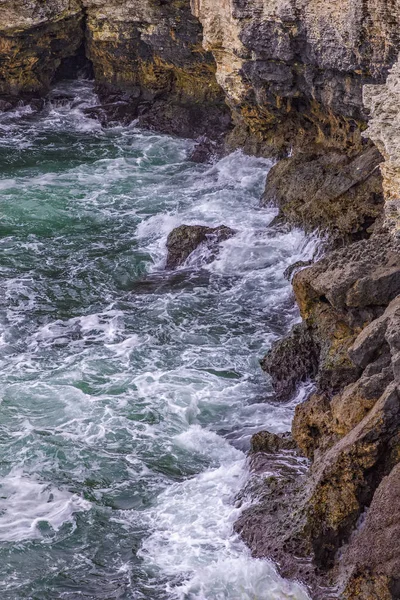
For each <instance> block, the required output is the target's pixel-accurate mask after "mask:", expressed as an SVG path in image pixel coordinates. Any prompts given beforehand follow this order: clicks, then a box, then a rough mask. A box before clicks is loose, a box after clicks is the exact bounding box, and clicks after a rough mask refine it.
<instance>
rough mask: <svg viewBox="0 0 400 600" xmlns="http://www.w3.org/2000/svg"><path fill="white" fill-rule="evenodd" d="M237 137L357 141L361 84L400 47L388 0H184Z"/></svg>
mask: <svg viewBox="0 0 400 600" xmlns="http://www.w3.org/2000/svg"><path fill="white" fill-rule="evenodd" d="M192 8H193V12H194V14H196V15H197V16H198V18H199V19H200V21H201V23H202V25H203V29H204V45H205V47H206V48H207V49H208V50H210V51H211V52H213V54H214V56H215V59H216V62H217V79H218V82H219V83H220V84H221V86H222V87H223V89H224V91H225V93H226V96H227V99H228V102H229V104H230V106H231V107H232V108H233V109H234V114H235V119H236V123H237V124H238V126H239V127H240V128H241V129H242V132H241V135H242V137H243V138H244V139H245V138H246V136H247V135H248V134H250V136H253V137H255V138H258V140H259V142H260V143H267V144H270V145H271V146H272V147H273V148H274V149H277V148H278V149H279V148H283V149H287V148H288V147H293V146H294V145H296V144H302V143H303V142H304V141H305V140H306V141H307V142H311V141H315V142H317V143H318V142H324V141H328V143H329V145H330V146H337V144H339V145H340V146H342V145H343V142H344V141H346V143H347V144H349V145H351V144H355V145H357V144H358V143H359V141H360V140H359V126H360V125H361V123H362V122H364V121H365V120H366V118H367V113H366V110H365V108H364V106H363V101H362V86H363V85H364V84H365V83H368V82H375V83H379V82H380V83H383V82H384V81H385V79H386V75H387V72H388V68H389V67H390V66H391V65H392V64H393V63H394V61H395V60H396V57H397V52H398V48H399V41H400V34H399V30H398V22H399V19H400V3H399V2H397V1H396V0H391V1H390V2H387V1H384V0H368V1H367V2H365V1H364V0H345V1H342V0H333V1H332V2H324V1H323V0H311V1H310V0H248V1H243V0H224V1H220V2H215V1H214V0H192Z"/></svg>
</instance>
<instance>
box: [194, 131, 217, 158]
mask: <svg viewBox="0 0 400 600" xmlns="http://www.w3.org/2000/svg"><path fill="white" fill-rule="evenodd" d="M220 152H221V147H220V146H218V144H217V143H216V142H215V141H213V140H210V139H209V138H207V137H205V136H202V137H201V138H199V139H198V140H196V144H195V146H194V148H193V150H192V151H191V153H190V154H189V156H188V158H189V160H191V161H192V162H196V163H207V162H210V161H211V160H212V158H213V157H214V156H216V155H218V154H219V153H220Z"/></svg>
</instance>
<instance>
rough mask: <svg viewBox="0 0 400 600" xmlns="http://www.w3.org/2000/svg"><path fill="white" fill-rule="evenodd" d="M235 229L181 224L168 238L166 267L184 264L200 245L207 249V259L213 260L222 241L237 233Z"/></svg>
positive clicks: (173, 267) (172, 267) (170, 267)
mask: <svg viewBox="0 0 400 600" xmlns="http://www.w3.org/2000/svg"><path fill="white" fill-rule="evenodd" d="M235 233H236V232H235V231H234V230H233V229H231V228H230V227H226V226H225V225H220V226H219V227H206V226H205V225H180V226H179V227H176V228H175V229H173V230H172V231H171V233H170V234H169V236H168V239H167V252H168V254H167V261H166V269H176V268H177V267H179V266H182V265H183V264H184V263H185V262H186V260H187V259H188V258H189V257H190V255H191V254H192V253H193V252H194V251H195V250H196V249H198V248H199V247H201V246H203V247H204V248H205V249H206V250H207V255H208V256H207V257H206V261H207V262H209V261H210V260H213V258H215V256H216V255H217V253H218V246H219V244H220V243H221V242H224V241H225V240H228V239H229V238H230V237H232V236H233V235H235Z"/></svg>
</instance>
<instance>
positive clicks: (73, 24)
mask: <svg viewBox="0 0 400 600" xmlns="http://www.w3.org/2000/svg"><path fill="white" fill-rule="evenodd" d="M82 53H83V54H84V56H85V57H86V59H87V60H88V61H90V63H91V65H92V68H93V72H94V77H95V81H96V84H97V88H98V92H99V94H100V98H101V100H102V104H103V110H102V112H100V111H99V113H98V114H99V115H100V116H101V117H102V118H109V119H117V120H121V121H125V122H128V121H131V120H132V119H136V118H139V119H140V121H141V123H142V125H144V126H148V127H152V128H156V129H158V130H159V131H165V132H167V133H171V134H176V135H181V136H185V137H198V136H201V135H203V134H205V133H208V135H209V136H211V137H214V138H216V137H219V136H222V135H223V133H224V132H225V131H226V130H227V128H229V125H230V114H229V110H228V107H227V106H226V104H225V96H224V93H223V90H222V89H221V88H220V86H219V85H218V83H217V81H216V78H215V71H216V65H215V61H214V59H213V56H212V54H211V53H209V52H207V51H206V50H205V49H204V47H203V45H202V29H201V25H200V23H199V22H198V20H197V19H196V18H195V17H194V16H193V15H192V13H191V11H190V3H189V1H188V0H187V1H186V0H173V1H171V2H165V1H164V0H143V1H141V2H138V1H133V0H131V1H129V0H126V1H121V0H112V1H107V2H106V1H104V0H54V1H51V2H46V3H43V2H41V1H39V0H18V1H17V2H14V0H12V1H11V0H2V1H1V2H0V95H2V96H3V101H4V100H5V101H7V102H8V103H10V104H13V103H14V102H15V101H16V100H17V99H21V98H23V97H26V98H29V96H31V97H32V96H35V95H43V94H45V93H46V92H47V91H48V89H49V86H50V84H51V83H52V82H53V81H54V80H56V79H57V78H58V76H59V75H60V74H61V76H63V75H65V68H64V65H65V62H66V61H69V63H70V65H72V66H73V62H74V58H75V59H76V60H78V59H79V60H81V59H82Z"/></svg>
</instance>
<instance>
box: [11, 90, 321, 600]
mask: <svg viewBox="0 0 400 600" xmlns="http://www.w3.org/2000/svg"><path fill="white" fill-rule="evenodd" d="M97 102H98V100H97V98H96V96H95V94H94V92H93V89H92V85H91V84H90V83H88V82H77V83H74V84H65V85H60V86H59V87H58V88H56V89H54V90H53V91H52V94H50V96H49V98H48V100H47V102H46V106H45V108H44V110H43V111H41V112H40V113H33V112H32V111H31V109H30V108H27V107H20V108H16V109H15V110H13V111H11V112H7V113H3V114H0V164H1V173H0V203H1V204H0V206H1V222H0V230H1V236H0V245H1V252H0V269H1V274H0V363H1V379H0V388H1V395H0V402H1V404H0V427H1V432H0V572H1V577H0V598H1V599H2V600H22V599H23V600H28V599H29V600H61V599H65V600H84V599H95V600H114V599H115V600H117V599H118V600H122V599H126V600H128V599H129V600H133V599H134V600H142V599H148V600H167V599H172V600H173V599H176V600H283V599H289V598H290V599H295V600H305V599H306V598H307V594H306V592H305V591H304V589H303V588H302V587H301V586H300V585H298V584H296V583H289V582H287V581H284V580H283V579H281V578H280V577H279V575H278V574H277V572H276V570H275V568H274V566H273V565H272V564H271V563H269V562H267V561H259V560H254V559H252V558H251V556H250V552H249V550H248V549H247V548H246V547H245V546H244V544H243V543H242V542H241V541H240V539H238V537H237V536H235V535H234V532H233V524H234V522H235V520H236V519H237V517H238V516H239V514H240V511H241V510H243V506H239V503H238V502H236V496H237V494H238V493H239V492H240V490H241V488H242V487H243V486H244V484H245V483H246V480H247V478H248V467H247V463H246V452H247V451H248V448H249V440H250V437H251V435H252V434H253V433H255V432H256V431H258V430H260V429H265V428H267V429H269V430H271V431H274V432H281V431H287V430H288V429H290V422H291V419H292V414H293V403H292V404H289V405H277V404H276V403H274V396H273V392H272V390H271V388H270V384H269V381H268V378H267V377H266V376H265V374H263V373H262V371H261V369H260V366H259V359H260V358H261V357H262V356H263V355H264V354H265V352H266V351H267V350H268V348H269V347H270V346H271V344H272V342H273V341H274V340H275V339H277V338H278V337H280V336H282V335H283V334H284V333H285V332H286V331H287V330H288V329H289V328H290V326H291V324H292V323H293V322H294V321H295V320H296V319H298V313H297V309H296V308H295V306H294V303H293V298H292V294H291V288H290V285H289V283H288V281H287V280H286V279H285V278H284V276H283V272H284V270H285V268H286V267H287V266H289V265H290V264H291V263H293V262H295V261H297V260H299V259H302V258H303V259H304V258H309V257H310V256H311V255H312V252H313V243H312V241H307V240H306V238H305V236H304V235H303V234H302V233H301V232H300V231H290V232H289V231H282V230H279V229H277V228H274V227H268V225H269V224H270V222H271V221H272V219H273V217H274V215H275V210H274V209H272V208H271V209H269V208H260V206H259V198H260V196H261V193H262V191H263V186H264V184H265V179H266V175H267V172H268V169H269V168H270V167H271V162H270V161H268V160H266V159H262V158H254V157H249V156H245V155H244V154H242V153H241V152H235V153H233V154H231V155H230V156H226V157H224V158H222V159H221V160H218V161H216V162H214V164H207V165H198V164H194V163H192V162H190V160H188V155H189V154H190V150H191V149H192V147H193V142H191V141H187V140H181V139H174V138H171V137H167V136H162V135H157V134H155V133H152V132H148V131H141V130H139V129H137V128H136V127H135V125H134V124H133V125H131V126H129V127H122V126H118V125H115V126H110V127H108V128H103V127H102V126H101V125H100V123H99V122H98V121H97V120H95V119H93V118H89V117H87V116H85V112H84V111H85V108H87V107H90V106H93V105H95V104H96V103H97ZM182 223H186V224H205V225H209V226H217V225H221V224H224V225H227V226H229V227H232V228H234V229H235V230H236V231H237V233H236V235H235V236H234V237H233V238H231V239H229V240H227V241H225V242H224V243H223V244H222V245H221V249H220V253H219V255H218V256H217V258H216V259H215V260H213V261H211V262H210V261H209V258H210V257H208V256H207V252H206V250H205V249H204V248H200V249H199V250H198V251H196V252H195V253H194V255H193V256H192V257H191V258H190V259H189V261H188V262H187V264H185V265H184V266H183V267H181V268H180V269H178V270H177V271H175V272H166V271H165V268H164V265H165V259H166V239H167V235H168V233H169V232H170V231H171V230H172V229H173V228H174V227H176V226H178V225H180V224H182Z"/></svg>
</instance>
